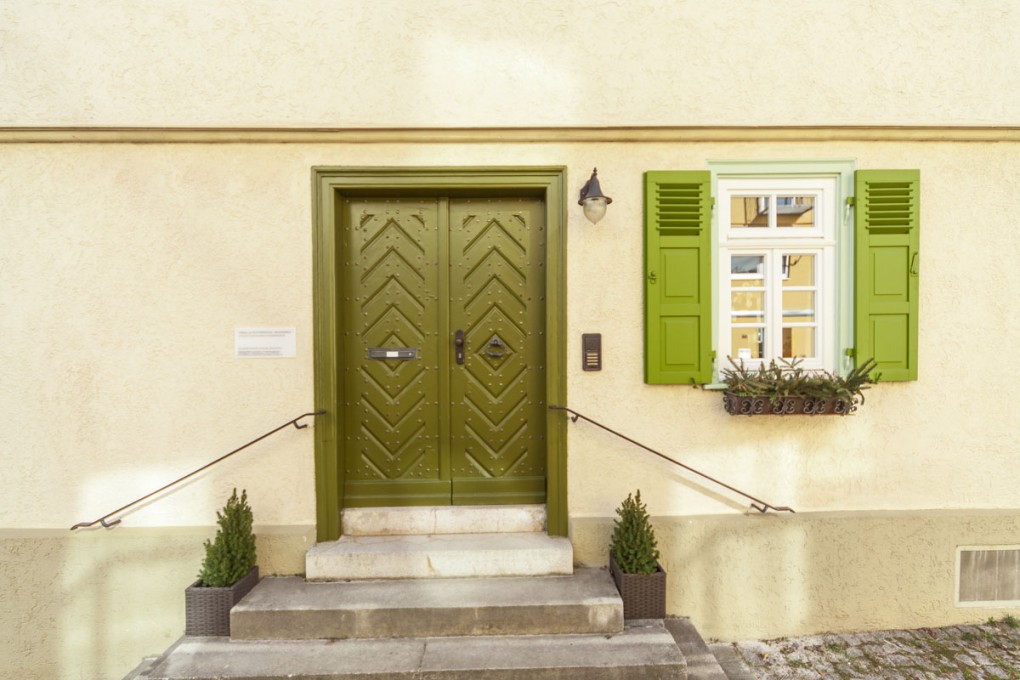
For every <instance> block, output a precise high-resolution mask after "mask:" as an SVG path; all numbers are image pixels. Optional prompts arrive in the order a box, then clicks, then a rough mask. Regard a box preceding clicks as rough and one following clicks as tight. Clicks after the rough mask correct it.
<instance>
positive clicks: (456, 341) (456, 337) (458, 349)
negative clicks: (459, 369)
mask: <svg viewBox="0 0 1020 680" xmlns="http://www.w3.org/2000/svg"><path fill="white" fill-rule="evenodd" d="M453 346H454V348H455V350H454V356H456V358H457V363H458V364H461V365H463V364H464V331H461V330H458V331H457V332H456V333H454V334H453Z"/></svg>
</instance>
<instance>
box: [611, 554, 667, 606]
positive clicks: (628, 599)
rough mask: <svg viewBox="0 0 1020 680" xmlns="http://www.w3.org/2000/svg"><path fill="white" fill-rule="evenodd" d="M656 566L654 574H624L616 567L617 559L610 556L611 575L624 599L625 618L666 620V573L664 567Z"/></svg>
mask: <svg viewBox="0 0 1020 680" xmlns="http://www.w3.org/2000/svg"><path fill="white" fill-rule="evenodd" d="M655 566H656V568H657V569H658V571H656V572H655V573H654V574H624V573H623V572H622V571H620V567H618V566H617V565H616V558H614V557H613V554H612V553H610V554H609V573H610V574H612V575H613V581H615V582H616V589H617V590H619V591H620V597H621V598H622V599H623V618H625V619H664V618H666V572H665V571H663V569H662V565H660V564H656V565H655Z"/></svg>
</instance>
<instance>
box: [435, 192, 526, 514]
mask: <svg viewBox="0 0 1020 680" xmlns="http://www.w3.org/2000/svg"><path fill="white" fill-rule="evenodd" d="M543 219H544V210H543V206H542V203H541V202H540V201H537V200H534V199H521V198H512V199H511V198H507V199H456V200H452V201H451V202H450V257H451V267H450V278H451V290H452V291H453V297H452V300H451V303H450V324H451V327H452V328H454V329H457V330H463V331H464V337H465V357H464V365H463V366H458V365H456V364H455V365H453V366H452V367H451V373H450V393H451V398H452V404H453V409H452V412H451V427H450V430H451V465H452V474H453V503H454V504H482V503H540V502H543V501H544V500H545V405H544V401H543V394H544V390H545V385H544V375H545V366H544V348H545V337H544V335H545V334H544V329H545V315H544V312H543V311H542V310H543V309H544V308H545V305H544V304H543V302H544V294H543V288H544V277H543V263H544V259H545V258H544V246H545V228H544V227H545V225H544V224H543Z"/></svg>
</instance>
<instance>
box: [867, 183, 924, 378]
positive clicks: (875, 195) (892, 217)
mask: <svg viewBox="0 0 1020 680" xmlns="http://www.w3.org/2000/svg"><path fill="white" fill-rule="evenodd" d="M854 188H855V194H856V197H855V201H856V206H857V209H856V213H855V220H854V260H855V263H854V287H855V299H854V329H855V330H854V335H855V338H854V344H855V348H854V351H855V356H856V358H857V364H858V365H860V364H861V363H862V362H864V361H865V360H867V359H868V358H870V357H874V359H875V361H876V362H877V364H878V365H877V367H876V369H875V371H876V372H878V373H881V375H882V377H881V379H882V380H883V381H899V380H917V320H918V308H917V291H918V278H919V271H920V269H919V267H920V263H919V261H918V260H919V257H920V255H919V243H920V220H919V213H920V195H919V193H920V172H919V171H917V170H858V171H857V173H856V177H855V184H854Z"/></svg>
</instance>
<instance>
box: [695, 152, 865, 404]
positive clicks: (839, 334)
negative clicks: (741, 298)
mask: <svg viewBox="0 0 1020 680" xmlns="http://www.w3.org/2000/svg"><path fill="white" fill-rule="evenodd" d="M707 165H708V170H709V172H710V173H711V187H712V195H713V196H719V178H720V177H724V178H755V177H757V178H769V179H777V178H803V177H831V178H834V179H835V185H836V195H835V205H836V207H837V213H836V224H835V229H836V233H835V240H836V258H835V259H836V272H835V285H836V291H835V305H836V309H835V328H834V330H833V332H834V335H833V337H834V342H835V347H834V348H833V349H834V351H835V357H836V359H835V361H836V371H837V372H838V373H844V374H845V373H846V372H847V371H849V370H850V369H851V368H853V361H854V360H853V358H852V357H850V356H849V355H848V349H849V348H851V347H853V346H854V325H853V324H854V286H853V276H854V256H853V255H854V253H853V248H854V223H853V215H852V209H851V207H850V201H849V199H850V198H851V197H852V196H853V195H854V170H855V169H856V162H855V161H853V160H838V159H837V160H764V161H755V160H709V161H708V163H707ZM720 228H721V226H720V224H719V210H718V209H716V210H713V211H712V233H713V234H718V233H719V229H720ZM719 255H720V253H719V244H718V239H715V238H713V239H712V254H711V262H712V264H713V266H718V263H719ZM720 301H721V295H720V290H719V283H718V277H716V276H713V277H712V318H713V319H717V318H718V315H719V314H720ZM718 342H719V339H718V338H717V337H715V336H713V350H715V349H716V348H717V347H718ZM725 367H726V358H725V357H720V356H718V353H717V358H716V361H715V367H714V376H715V379H716V380H718V379H719V376H720V373H721V371H722V369H724V368H725ZM721 386H722V385H719V384H714V385H709V386H707V387H708V388H710V389H711V388H717V387H721Z"/></svg>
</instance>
